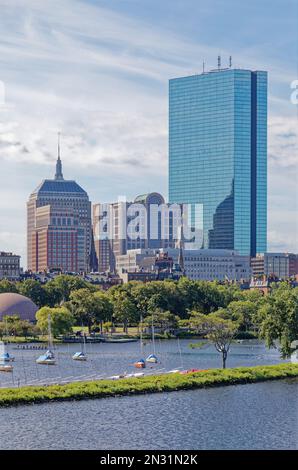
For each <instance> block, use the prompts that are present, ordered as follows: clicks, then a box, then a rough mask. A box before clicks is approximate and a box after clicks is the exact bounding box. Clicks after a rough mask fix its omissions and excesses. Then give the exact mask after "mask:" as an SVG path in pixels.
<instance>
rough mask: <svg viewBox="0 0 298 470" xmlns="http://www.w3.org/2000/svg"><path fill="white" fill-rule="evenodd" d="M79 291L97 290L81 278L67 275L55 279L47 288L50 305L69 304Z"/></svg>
mask: <svg viewBox="0 0 298 470" xmlns="http://www.w3.org/2000/svg"><path fill="white" fill-rule="evenodd" d="M79 289H88V290H90V291H95V290H96V289H95V287H94V286H92V284H90V283H88V282H87V281H84V280H83V279H81V278H80V277H78V276H71V275H66V274H61V275H60V276H57V277H55V278H54V279H53V280H51V281H49V282H48V283H47V284H46V286H45V290H46V292H47V294H48V301H49V304H50V305H57V304H61V303H64V302H67V301H68V300H69V299H70V295H71V293H72V292H74V291H76V290H79Z"/></svg>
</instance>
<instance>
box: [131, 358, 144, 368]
mask: <svg viewBox="0 0 298 470" xmlns="http://www.w3.org/2000/svg"><path fill="white" fill-rule="evenodd" d="M134 366H135V367H136V368H137V369H145V367H146V362H145V361H144V359H140V360H139V361H137V362H135V363H134Z"/></svg>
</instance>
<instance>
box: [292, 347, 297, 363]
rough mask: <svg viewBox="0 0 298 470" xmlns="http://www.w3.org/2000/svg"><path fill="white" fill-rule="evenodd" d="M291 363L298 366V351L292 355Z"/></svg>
mask: <svg viewBox="0 0 298 470" xmlns="http://www.w3.org/2000/svg"><path fill="white" fill-rule="evenodd" d="M291 362H292V363H293V364H298V349H296V351H294V352H293V353H292V354H291Z"/></svg>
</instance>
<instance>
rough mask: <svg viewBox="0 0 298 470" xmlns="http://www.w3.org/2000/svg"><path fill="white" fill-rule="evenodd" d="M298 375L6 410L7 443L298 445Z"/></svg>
mask: <svg viewBox="0 0 298 470" xmlns="http://www.w3.org/2000/svg"><path fill="white" fill-rule="evenodd" d="M297 398H298V381H297V380H285V381H284V380H283V381H275V382H267V383H266V382H265V383H258V384H250V385H238V386H228V387H222V388H214V389H205V390H192V391H180V392H172V393H164V394H152V395H142V396H131V397H117V398H105V399H100V400H97V399H96V400H86V401H80V402H64V403H48V404H40V405H28V406H19V407H14V408H6V409H0V436H1V439H0V448H1V449H98V450H100V449H101V450H103V449H143V450H149V449H191V450H202V449H297V448H298V445H297V441H298V428H297V420H298V410H297Z"/></svg>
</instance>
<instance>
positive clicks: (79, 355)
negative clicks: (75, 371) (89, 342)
mask: <svg viewBox="0 0 298 470" xmlns="http://www.w3.org/2000/svg"><path fill="white" fill-rule="evenodd" d="M72 359H73V360H74V361H87V354H86V338H85V335H83V350H82V351H79V352H76V353H74V355H73V356H72Z"/></svg>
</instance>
